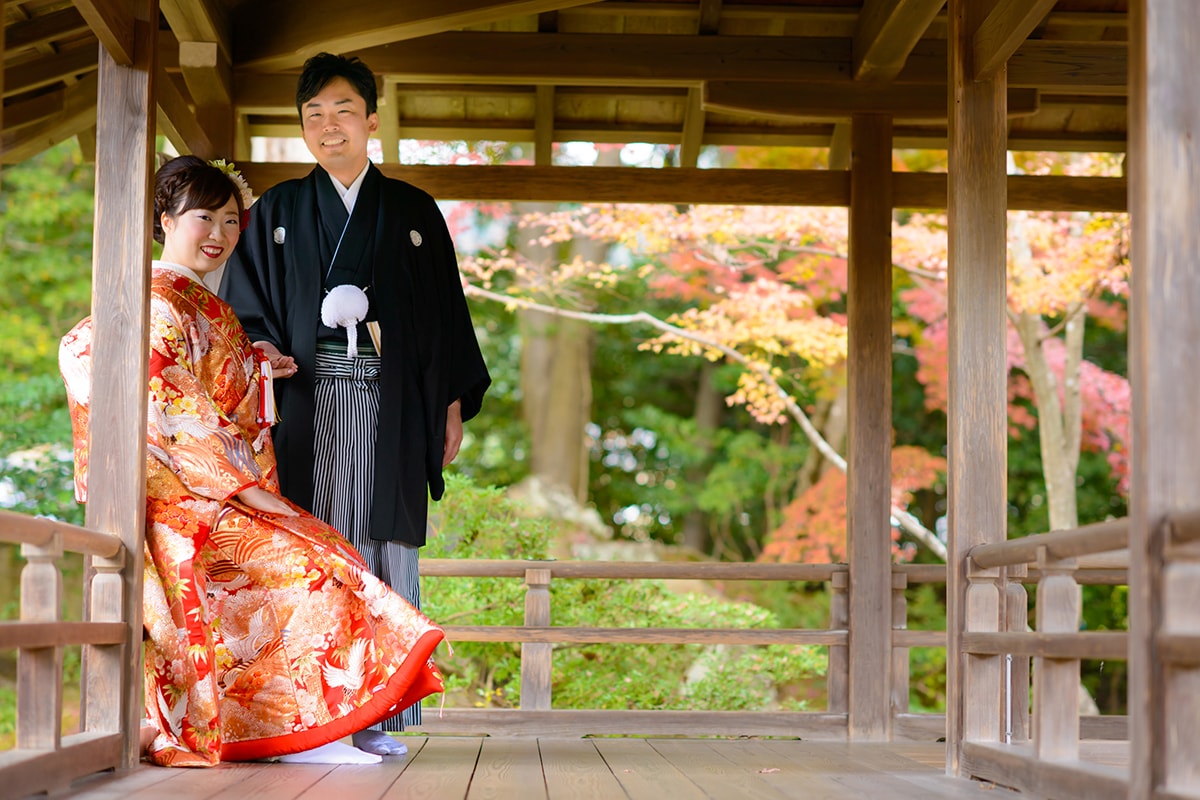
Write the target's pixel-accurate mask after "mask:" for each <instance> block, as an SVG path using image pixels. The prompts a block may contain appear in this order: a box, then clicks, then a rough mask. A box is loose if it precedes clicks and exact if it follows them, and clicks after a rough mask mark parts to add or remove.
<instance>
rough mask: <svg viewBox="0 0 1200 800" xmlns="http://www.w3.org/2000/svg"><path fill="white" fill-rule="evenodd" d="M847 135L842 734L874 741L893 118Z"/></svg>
mask: <svg viewBox="0 0 1200 800" xmlns="http://www.w3.org/2000/svg"><path fill="white" fill-rule="evenodd" d="M850 138H851V162H850V163H851V167H850V275H849V292H848V314H847V316H848V322H847V328H848V331H849V355H848V356H847V361H848V364H849V368H848V372H849V378H848V389H849V391H848V396H849V401H850V408H849V414H848V417H849V428H848V431H849V432H848V436H847V454H848V455H847V459H846V460H847V462H848V465H847V499H846V529H847V530H846V539H847V544H848V551H849V558H850V738H851V739H860V740H875V741H880V740H886V739H888V737H889V736H890V734H891V718H892V715H891V707H890V694H891V681H890V679H889V678H888V672H889V670H890V668H891V663H892V618H891V613H890V612H889V602H890V600H891V588H892V535H891V531H892V527H891V487H892V119H891V117H889V116H887V115H885V114H860V115H856V116H855V117H854V119H853V121H852V122H851V134H850Z"/></svg>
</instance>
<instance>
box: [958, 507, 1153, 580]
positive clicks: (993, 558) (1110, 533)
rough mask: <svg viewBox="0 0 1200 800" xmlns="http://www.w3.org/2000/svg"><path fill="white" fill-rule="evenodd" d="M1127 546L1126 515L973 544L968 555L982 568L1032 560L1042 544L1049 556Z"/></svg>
mask: <svg viewBox="0 0 1200 800" xmlns="http://www.w3.org/2000/svg"><path fill="white" fill-rule="evenodd" d="M1128 546H1129V519H1128V518H1127V517H1122V518H1121V519H1114V520H1109V521H1107V522H1097V523H1094V524H1092V525H1084V526H1082V527H1079V528H1072V529H1070V530H1065V531H1051V532H1049V533H1038V534H1034V535H1033V536H1025V537H1022V538H1020V539H1009V540H1008V541H1005V542H997V543H995V544H982V545H977V546H976V547H972V548H971V551H970V553H968V556H969V557H970V559H971V560H972V561H973V562H975V566H977V567H980V568H981V569H991V568H993V567H1006V566H1013V565H1015V564H1033V563H1036V562H1037V560H1038V555H1039V551H1041V549H1042V548H1043V547H1044V548H1046V552H1047V554H1048V555H1049V556H1050V557H1051V558H1055V559H1062V558H1075V557H1076V556H1083V555H1090V554H1094V553H1107V552H1109V551H1111V550H1123V549H1125V548H1126V547H1128Z"/></svg>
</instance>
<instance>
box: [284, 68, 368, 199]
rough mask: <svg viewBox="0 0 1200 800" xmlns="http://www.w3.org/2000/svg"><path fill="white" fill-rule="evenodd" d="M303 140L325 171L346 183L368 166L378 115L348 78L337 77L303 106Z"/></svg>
mask: <svg viewBox="0 0 1200 800" xmlns="http://www.w3.org/2000/svg"><path fill="white" fill-rule="evenodd" d="M301 115H302V120H301V122H302V124H303V127H304V143H305V144H306V145H308V150H309V152H310V153H312V154H313V156H314V157H315V158H316V159H317V163H319V164H320V165H321V166H322V167H324V168H325V171H326V172H328V173H329V174H330V175H333V176H334V177H335V178H338V179H339V180H341V181H342V183H343V185H347V184H348V183H349V182H350V181H353V180H354V178H355V177H357V175H358V173H359V172H362V169H363V167H365V166H366V165H367V140H368V139H369V138H370V137H371V134H373V133H375V131H376V130H377V129H378V128H379V116H378V115H377V114H368V113H367V103H366V101H365V100H363V98H362V96H361V95H360V94H358V92H356V91H355V90H354V87H353V86H351V85H350V82H349V81H347V80H346V79H345V78H334V79H333V80H331V81H330V82H329V83H328V84H326V85H325V88H323V89H322V90H321V91H320V92H319V93H318V94H317V95H316V96H315V97H313V98H312V99H311V100H309V101H308V102H307V103H305V104H304V108H303V109H301Z"/></svg>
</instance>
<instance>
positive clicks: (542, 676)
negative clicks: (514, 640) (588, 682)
mask: <svg viewBox="0 0 1200 800" xmlns="http://www.w3.org/2000/svg"><path fill="white" fill-rule="evenodd" d="M525 624H526V625H527V626H530V627H538V628H543V627H546V626H548V625H549V624H550V570H548V569H527V570H525ZM552 648H553V645H552V644H550V643H548V642H526V643H524V644H522V645H521V710H522V711H549V710H550V686H551V682H552V675H553V663H552V662H553V651H552Z"/></svg>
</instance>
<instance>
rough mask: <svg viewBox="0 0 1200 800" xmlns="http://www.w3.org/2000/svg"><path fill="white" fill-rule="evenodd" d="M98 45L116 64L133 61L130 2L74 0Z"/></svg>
mask: <svg viewBox="0 0 1200 800" xmlns="http://www.w3.org/2000/svg"><path fill="white" fill-rule="evenodd" d="M75 8H77V9H78V10H79V13H80V14H81V15H82V16H83V18H84V19H85V20H87V24H88V27H90V28H91V29H92V32H93V33H95V34H96V38H97V39H99V40H100V44H102V45H104V49H105V50H107V51H108V54H109V55H110V56H112V59H113V61H115V62H116V63H117V64H119V65H121V66H123V67H127V66H129V65H130V64H132V63H133V4H131V3H128V2H122V1H121V0H75Z"/></svg>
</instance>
